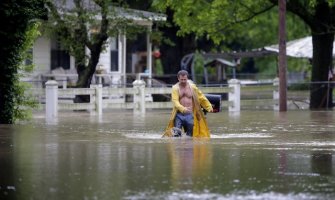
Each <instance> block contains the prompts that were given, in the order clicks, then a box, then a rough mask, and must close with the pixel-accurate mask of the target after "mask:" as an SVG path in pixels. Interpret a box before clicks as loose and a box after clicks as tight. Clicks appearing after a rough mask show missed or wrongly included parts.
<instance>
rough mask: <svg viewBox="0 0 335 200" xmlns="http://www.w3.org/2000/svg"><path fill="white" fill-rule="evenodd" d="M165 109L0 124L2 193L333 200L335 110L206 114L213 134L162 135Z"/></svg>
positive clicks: (20, 198) (15, 195) (41, 116)
mask: <svg viewBox="0 0 335 200" xmlns="http://www.w3.org/2000/svg"><path fill="white" fill-rule="evenodd" d="M169 117H170V112H169V111H147V113H146V114H145V115H142V116H141V115H134V114H133V113H132V112H131V111H125V112H120V111H110V112H108V113H104V114H103V115H102V116H100V117H99V116H97V115H94V114H93V115H92V114H89V113H86V112H61V113H59V117H58V119H57V120H55V121H54V122H52V123H50V122H48V123H46V121H45V118H44V114H43V113H42V114H41V113H35V115H34V118H33V120H32V121H31V122H21V123H19V124H16V125H0V199H18V200H24V199H50V200H52V199H55V200H59V199H64V200H65V199H75V200H77V199H83V200H86V199H87V200H89V199H130V200H139V199H143V200H144V199H145V200H147V199H167V200H178V199H183V200H184V199H215V200H221V199H222V200H226V199H227V200H230V199H234V200H235V199H243V200H244V199H255V200H260V199H279V200H281V199H285V200H286V199H290V200H292V199H293V200H294V199H297V200H298V199H299V200H300V199H307V200H311V199H315V200H316V199H335V187H334V185H335V158H334V157H335V156H334V153H335V123H334V121H335V120H334V118H335V114H334V112H333V111H320V112H316V111H314V112H313V111H306V110H305V111H288V112H286V113H279V112H274V111H241V112H240V113H228V111H223V112H221V113H210V114H208V115H207V120H208V123H209V127H210V129H211V136H212V137H211V138H210V139H193V138H188V137H183V138H161V135H162V133H163V130H164V128H165V127H166V125H167V121H168V119H169Z"/></svg>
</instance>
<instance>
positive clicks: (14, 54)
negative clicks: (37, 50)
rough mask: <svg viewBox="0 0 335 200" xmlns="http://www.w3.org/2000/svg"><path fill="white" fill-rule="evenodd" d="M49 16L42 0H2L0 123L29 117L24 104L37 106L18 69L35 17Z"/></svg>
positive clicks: (27, 44)
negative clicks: (26, 91) (30, 96)
mask: <svg viewBox="0 0 335 200" xmlns="http://www.w3.org/2000/svg"><path fill="white" fill-rule="evenodd" d="M45 17H46V10H45V8H44V1H43V0H26V1H18V0H17V1H16V0H3V1H1V3H0V18H1V19H2V20H3V24H2V31H0V44H1V46H0V55H1V56H0V67H1V69H2V73H1V74H0V124H11V123H14V122H15V121H16V120H18V119H22V118H25V117H27V116H28V115H29V114H28V113H29V112H27V110H26V109H22V108H23V107H25V108H27V106H28V107H29V106H34V103H33V102H32V101H31V99H30V98H28V97H26V96H25V94H24V91H25V87H24V86H22V85H21V83H20V82H19V78H20V77H19V74H18V72H19V70H25V69H24V68H20V65H21V63H22V62H23V60H24V58H25V56H26V53H25V52H26V51H27V49H28V48H30V46H31V44H32V41H33V37H34V36H35V33H36V28H37V26H35V23H36V22H37V20H36V19H42V18H45Z"/></svg>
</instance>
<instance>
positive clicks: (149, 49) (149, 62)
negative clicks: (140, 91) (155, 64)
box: [147, 25, 152, 87]
mask: <svg viewBox="0 0 335 200" xmlns="http://www.w3.org/2000/svg"><path fill="white" fill-rule="evenodd" d="M150 33H151V25H150V26H148V32H147V69H148V73H149V80H148V86H149V87H151V83H152V81H151V79H152V43H151V38H150Z"/></svg>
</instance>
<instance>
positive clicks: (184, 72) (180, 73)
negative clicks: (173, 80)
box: [177, 70, 188, 77]
mask: <svg viewBox="0 0 335 200" xmlns="http://www.w3.org/2000/svg"><path fill="white" fill-rule="evenodd" d="M185 75H186V76H187V77H188V72H187V71H186V70H180V71H179V72H178V73H177V77H179V76H185Z"/></svg>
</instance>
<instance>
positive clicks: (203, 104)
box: [194, 85, 213, 112]
mask: <svg viewBox="0 0 335 200" xmlns="http://www.w3.org/2000/svg"><path fill="white" fill-rule="evenodd" d="M194 91H195V92H196V93H197V95H198V99H199V103H200V105H201V107H203V108H204V109H206V110H207V112H213V106H212V104H211V103H210V102H209V101H208V99H207V98H206V96H205V95H204V94H203V93H202V92H201V90H200V89H199V88H198V87H197V86H195V85H194Z"/></svg>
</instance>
